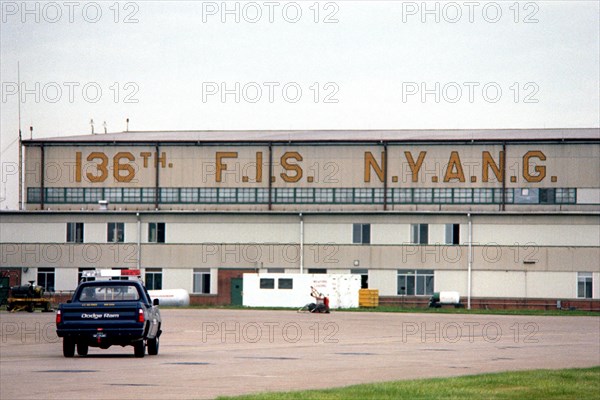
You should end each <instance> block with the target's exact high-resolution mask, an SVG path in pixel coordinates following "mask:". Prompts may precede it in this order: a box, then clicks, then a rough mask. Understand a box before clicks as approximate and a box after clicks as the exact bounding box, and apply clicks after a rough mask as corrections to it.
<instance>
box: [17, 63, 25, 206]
mask: <svg viewBox="0 0 600 400" xmlns="http://www.w3.org/2000/svg"><path fill="white" fill-rule="evenodd" d="M17 85H18V86H17V102H18V115H19V210H23V208H24V207H23V145H22V144H21V140H22V136H21V65H20V63H19V61H17Z"/></svg>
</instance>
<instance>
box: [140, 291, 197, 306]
mask: <svg viewBox="0 0 600 400" xmlns="http://www.w3.org/2000/svg"><path fill="white" fill-rule="evenodd" d="M148 294H149V295H150V297H151V298H152V300H154V299H158V301H159V305H161V306H189V305H190V294H189V293H188V292H187V290H185V289H166V290H148Z"/></svg>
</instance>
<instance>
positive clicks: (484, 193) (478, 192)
mask: <svg viewBox="0 0 600 400" xmlns="http://www.w3.org/2000/svg"><path fill="white" fill-rule="evenodd" d="M493 202H494V191H493V190H492V189H482V188H478V189H473V203H483V204H486V203H493Z"/></svg>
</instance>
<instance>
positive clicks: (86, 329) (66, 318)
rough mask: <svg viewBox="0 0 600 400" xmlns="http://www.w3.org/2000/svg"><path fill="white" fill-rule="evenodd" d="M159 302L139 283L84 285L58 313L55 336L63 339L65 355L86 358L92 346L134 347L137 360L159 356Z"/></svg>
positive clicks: (114, 282)
mask: <svg viewBox="0 0 600 400" xmlns="http://www.w3.org/2000/svg"><path fill="white" fill-rule="evenodd" d="M161 322H162V321H161V317H160V311H159V309H158V299H155V300H154V302H152V301H151V300H150V295H149V294H148V291H147V290H146V288H145V287H144V285H143V284H142V283H141V282H140V281H136V280H127V281H117V280H109V281H91V282H82V283H81V284H80V285H79V286H78V287H77V289H76V290H75V293H74V294H73V297H72V299H71V300H68V301H67V303H66V304H60V305H59V307H58V310H57V312H56V334H57V335H58V336H59V337H62V338H63V355H64V356H65V357H73V356H74V355H75V348H76V347H77V354H79V355H80V356H85V355H87V354H88V350H89V347H90V346H92V347H99V348H101V349H108V348H109V347H110V346H113V345H119V346H123V347H124V346H133V349H134V354H135V356H136V357H144V354H145V352H146V347H148V354H149V355H156V354H158V347H159V338H160V334H161V332H162V331H161V329H160V327H161Z"/></svg>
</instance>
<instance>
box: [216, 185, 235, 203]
mask: <svg viewBox="0 0 600 400" xmlns="http://www.w3.org/2000/svg"><path fill="white" fill-rule="evenodd" d="M235 202H237V193H236V190H235V189H234V188H222V189H219V203H235Z"/></svg>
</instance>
